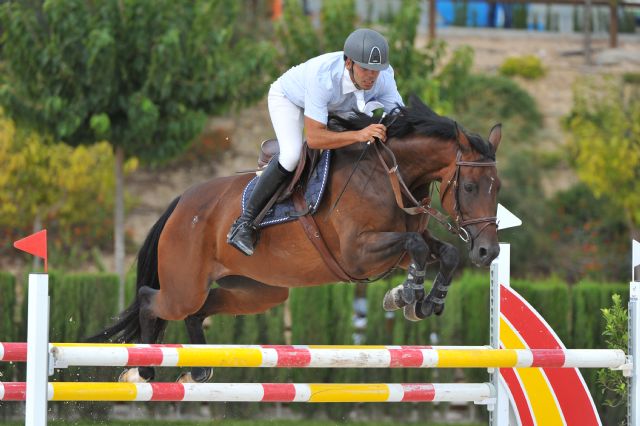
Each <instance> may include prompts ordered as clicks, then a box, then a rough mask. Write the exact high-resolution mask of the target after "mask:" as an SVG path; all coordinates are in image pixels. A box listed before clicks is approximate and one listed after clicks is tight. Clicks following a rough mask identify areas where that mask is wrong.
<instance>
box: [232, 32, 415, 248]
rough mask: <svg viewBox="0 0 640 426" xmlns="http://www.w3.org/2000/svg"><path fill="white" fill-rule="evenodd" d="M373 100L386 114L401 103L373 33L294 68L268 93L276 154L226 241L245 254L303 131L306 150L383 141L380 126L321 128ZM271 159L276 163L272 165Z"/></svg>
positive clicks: (384, 48)
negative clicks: (332, 117) (332, 118)
mask: <svg viewBox="0 0 640 426" xmlns="http://www.w3.org/2000/svg"><path fill="white" fill-rule="evenodd" d="M371 101H377V102H379V103H381V104H382V105H383V107H384V110H385V112H390V111H391V110H392V109H393V108H395V107H396V106H398V105H400V106H402V105H403V102H402V97H401V96H400V94H399V93H398V89H397V87H396V82H395V80H394V77H393V69H392V68H391V67H390V66H389V45H388V44H387V41H386V40H385V38H384V37H383V36H382V35H381V34H380V33H378V32H376V31H374V30H371V29H368V28H360V29H357V30H355V31H354V32H352V33H351V34H350V35H349V36H348V37H347V39H346V41H345V43H344V51H343V52H332V53H326V54H324V55H321V56H317V57H315V58H312V59H310V60H308V61H307V62H305V63H302V64H300V65H297V66H295V67H293V68H291V69H289V70H288V71H287V72H285V73H284V74H283V75H282V76H280V78H278V79H277V80H276V81H275V82H274V83H273V84H272V85H271V88H270V90H269V96H268V104H269V115H270V116H271V122H272V124H273V128H274V130H275V132H276V137H277V138H278V143H279V145H280V154H279V156H278V157H277V158H275V157H274V161H271V162H270V163H269V165H268V166H267V167H266V168H265V170H264V171H263V172H262V174H261V175H260V177H259V179H258V182H257V183H256V185H255V187H254V190H253V192H252V194H251V196H250V197H249V200H248V202H247V204H246V206H245V210H244V212H243V213H242V215H241V216H240V217H239V218H238V219H237V220H236V221H235V223H234V224H233V226H232V227H231V229H230V230H229V234H228V235H227V242H228V243H229V244H231V245H232V246H234V247H235V248H237V249H238V250H240V251H241V252H242V253H244V254H245V255H247V256H251V255H252V254H253V251H254V245H255V242H256V239H257V228H256V225H255V224H254V223H253V222H254V220H255V218H256V216H257V215H258V214H259V213H260V211H261V210H262V209H263V208H264V206H265V205H266V204H267V202H268V201H269V199H270V198H271V197H272V196H273V194H274V193H275V191H276V190H277V189H278V187H279V186H280V184H281V183H282V182H283V181H284V180H285V179H286V178H287V177H288V176H290V175H291V173H292V172H293V170H295V168H296V165H297V164H298V160H299V158H300V153H301V150H302V144H303V135H302V132H303V129H306V136H307V144H308V145H309V148H312V149H334V148H341V147H343V146H347V145H351V144H354V143H358V142H366V141H371V142H373V141H374V139H375V138H378V139H380V140H381V141H384V140H385V139H386V127H385V126H384V125H382V124H371V125H369V126H368V127H365V128H364V129H361V130H357V131H345V132H334V131H331V130H329V129H327V119H328V115H329V113H330V112H331V113H336V112H337V113H339V112H351V111H353V110H354V109H357V110H359V111H365V105H366V104H367V103H368V102H371ZM275 160H277V161H275Z"/></svg>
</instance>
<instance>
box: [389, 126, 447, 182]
mask: <svg viewBox="0 0 640 426" xmlns="http://www.w3.org/2000/svg"><path fill="white" fill-rule="evenodd" d="M389 147H390V148H391V150H392V151H393V153H394V154H395V156H396V159H397V161H398V168H399V170H400V173H401V175H402V177H403V179H404V180H405V182H406V183H407V185H408V186H413V185H415V184H423V183H427V182H433V181H440V180H442V178H443V177H444V175H445V174H446V172H447V170H448V169H449V168H450V167H451V165H452V164H453V163H454V162H455V159H456V152H457V146H456V144H455V143H453V142H451V141H443V140H440V139H436V138H432V137H424V136H420V137H409V138H404V139H395V140H393V139H392V140H390V141H389Z"/></svg>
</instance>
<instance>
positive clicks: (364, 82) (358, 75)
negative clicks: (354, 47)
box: [347, 59, 380, 90]
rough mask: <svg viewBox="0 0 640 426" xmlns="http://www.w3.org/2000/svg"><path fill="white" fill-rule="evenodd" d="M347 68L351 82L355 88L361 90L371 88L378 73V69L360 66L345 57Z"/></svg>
mask: <svg viewBox="0 0 640 426" xmlns="http://www.w3.org/2000/svg"><path fill="white" fill-rule="evenodd" d="M347 68H348V69H349V75H351V80H352V81H353V83H354V84H355V85H356V87H357V88H359V89H362V90H371V88H372V87H373V85H374V84H375V82H376V80H377V79H378V76H379V75H380V71H374V70H368V69H366V68H362V67H361V66H360V65H358V64H356V63H354V62H353V61H352V60H351V59H347Z"/></svg>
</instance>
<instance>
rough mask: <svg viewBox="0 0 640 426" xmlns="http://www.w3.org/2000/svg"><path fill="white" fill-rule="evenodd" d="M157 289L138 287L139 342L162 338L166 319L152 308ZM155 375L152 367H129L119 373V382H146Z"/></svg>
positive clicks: (155, 340) (153, 341) (152, 341)
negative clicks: (160, 316)
mask: <svg viewBox="0 0 640 426" xmlns="http://www.w3.org/2000/svg"><path fill="white" fill-rule="evenodd" d="M157 294H158V290H156V289H153V288H151V287H148V286H142V287H140V290H138V301H139V303H140V314H139V320H140V343H148V344H153V343H158V342H159V341H161V340H162V335H163V334H164V330H165V329H166V327H167V321H166V320H163V319H161V318H159V317H158V316H157V314H156V313H155V310H154V306H153V304H154V302H155V300H154V299H155V297H156V296H157ZM154 377H155V370H154V368H153V367H137V368H129V369H127V370H125V371H123V372H122V374H120V377H119V378H118V381H120V382H148V381H150V380H153V378H154Z"/></svg>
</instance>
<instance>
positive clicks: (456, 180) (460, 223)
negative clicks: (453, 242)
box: [440, 148, 498, 246]
mask: <svg viewBox="0 0 640 426" xmlns="http://www.w3.org/2000/svg"><path fill="white" fill-rule="evenodd" d="M495 166H496V162H495V161H463V160H462V151H460V149H459V148H458V152H457V153H456V168H455V171H454V172H453V176H452V177H451V179H449V180H448V181H447V183H446V185H445V187H444V189H443V190H441V191H440V203H441V204H442V205H444V197H445V195H446V194H447V191H449V188H451V187H452V186H453V188H454V191H455V192H454V196H453V197H454V198H453V200H454V204H453V211H454V212H455V214H456V217H455V219H454V221H455V225H456V226H457V233H458V235H459V236H460V239H461V240H462V241H464V242H465V243H468V242H471V245H472V246H473V242H474V241H475V239H476V238H478V236H479V235H480V234H481V233H482V231H484V230H485V228H487V227H488V226H489V225H494V226H495V225H497V219H498V218H497V217H496V216H486V217H479V218H471V219H466V220H465V219H464V217H463V216H462V210H460V200H459V198H460V168H461V167H495ZM443 182H444V180H443ZM477 223H484V226H482V227H481V228H480V229H479V230H478V232H476V233H475V235H470V234H469V231H467V230H466V228H465V227H466V226H468V225H475V224H477ZM463 234H464V235H463Z"/></svg>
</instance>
